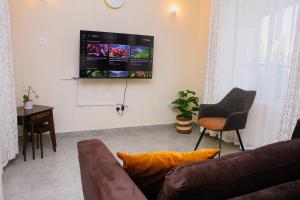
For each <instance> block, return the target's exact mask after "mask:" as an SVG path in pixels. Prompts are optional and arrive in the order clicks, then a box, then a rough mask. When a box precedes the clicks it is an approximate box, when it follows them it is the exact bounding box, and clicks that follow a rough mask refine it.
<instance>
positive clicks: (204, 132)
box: [194, 128, 206, 151]
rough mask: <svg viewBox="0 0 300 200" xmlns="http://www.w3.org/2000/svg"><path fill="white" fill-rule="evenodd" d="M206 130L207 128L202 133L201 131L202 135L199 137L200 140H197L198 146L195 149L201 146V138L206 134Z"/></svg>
mask: <svg viewBox="0 0 300 200" xmlns="http://www.w3.org/2000/svg"><path fill="white" fill-rule="evenodd" d="M205 131H206V128H204V129H203V131H202V133H201V135H200V137H199V140H198V142H197V144H196V147H195V149H194V151H196V150H197V148H198V146H199V144H200V142H201V140H202V138H203V136H204V134H205Z"/></svg>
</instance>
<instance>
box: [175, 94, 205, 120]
mask: <svg viewBox="0 0 300 200" xmlns="http://www.w3.org/2000/svg"><path fill="white" fill-rule="evenodd" d="M178 95H179V98H178V99H175V100H174V101H173V102H172V103H171V104H172V106H173V109H175V110H177V111H179V112H180V113H181V114H180V115H182V116H183V117H186V118H191V117H192V116H193V115H196V113H195V112H197V111H198V106H199V98H198V97H196V96H195V95H196V93H195V92H194V91H191V90H185V91H179V92H178Z"/></svg>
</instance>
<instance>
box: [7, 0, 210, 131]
mask: <svg viewBox="0 0 300 200" xmlns="http://www.w3.org/2000/svg"><path fill="white" fill-rule="evenodd" d="M174 2H175V3H178V4H179V6H180V11H179V13H178V14H177V16H176V17H174V16H171V15H170V12H169V9H170V6H171V5H172V3H174ZM10 3H11V5H10V6H11V22H12V40H13V54H14V57H13V59H14V69H15V79H16V90H17V91H16V92H17V102H18V104H19V105H21V96H22V95H23V92H22V87H23V86H25V85H31V86H33V87H34V88H35V89H36V90H37V91H38V93H39V95H40V98H39V99H38V100H36V101H35V103H38V104H43V105H51V106H54V107H55V123H56V130H57V131H58V132H65V131H78V130H95V129H105V128H116V127H128V126H141V125H152V124H168V123H174V121H175V113H174V112H172V111H171V110H170V108H169V107H168V105H169V104H170V102H171V101H172V100H173V99H174V98H175V97H176V93H177V91H178V90H180V89H184V88H188V89H192V90H195V91H197V93H198V95H199V96H200V97H202V93H203V83H204V82H203V80H204V72H205V70H204V65H205V57H206V52H207V40H208V23H209V11H210V0H177V1H176V0H127V1H126V4H125V5H124V7H123V8H121V9H119V10H112V9H109V8H107V7H106V6H105V4H104V2H103V0H44V1H40V0H10ZM81 29H82V30H94V31H107V32H121V33H134V34H145V35H154V36H155V49H154V51H155V52H154V69H153V70H154V71H153V76H154V77H153V79H151V80H129V81H128V92H127V102H126V103H127V104H128V105H129V110H128V111H127V112H125V114H124V116H123V117H120V116H118V114H117V113H116V112H115V108H112V107H79V106H78V105H77V103H78V102H79V103H81V104H102V103H103V104H108V103H109V104H111V103H121V102H122V95H123V90H124V82H125V81H124V80H85V81H79V82H77V81H66V80H60V79H63V78H69V77H71V76H72V75H73V72H74V69H78V65H79V58H78V56H79V30H81ZM40 37H46V38H47V40H48V44H47V45H40V43H39V42H40ZM77 88H78V89H77Z"/></svg>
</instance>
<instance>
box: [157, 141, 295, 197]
mask: <svg viewBox="0 0 300 200" xmlns="http://www.w3.org/2000/svg"><path fill="white" fill-rule="evenodd" d="M299 169H300V139H293V140H290V141H286V142H278V143H275V144H271V145H267V146H264V147H261V148H258V149H255V150H251V151H246V152H239V153H235V154H231V155H228V156H224V157H222V158H218V159H214V160H207V161H202V162H196V163H193V164H187V165H183V166H180V167H176V168H174V169H172V170H171V171H170V172H169V173H168V174H167V175H166V177H165V182H164V185H163V188H162V191H161V193H160V196H159V199H160V200H179V199H180V200H181V199H189V200H193V199H210V200H214V199H228V198H234V197H237V196H240V195H245V194H248V193H252V192H255V191H258V190H261V189H265V188H268V187H272V186H274V185H278V184H282V183H285V182H289V181H295V180H299V179H300V170H299Z"/></svg>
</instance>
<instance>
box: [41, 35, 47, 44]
mask: <svg viewBox="0 0 300 200" xmlns="http://www.w3.org/2000/svg"><path fill="white" fill-rule="evenodd" d="M40 45H41V46H45V45H48V38H47V37H45V36H41V37H40Z"/></svg>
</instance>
